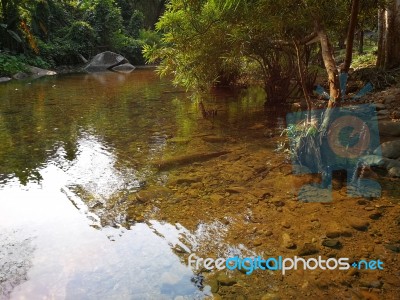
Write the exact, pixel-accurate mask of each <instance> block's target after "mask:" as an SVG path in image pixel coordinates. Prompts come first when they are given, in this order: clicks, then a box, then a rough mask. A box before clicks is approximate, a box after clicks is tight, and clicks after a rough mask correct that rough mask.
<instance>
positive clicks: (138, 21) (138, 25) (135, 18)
mask: <svg viewBox="0 0 400 300" xmlns="http://www.w3.org/2000/svg"><path fill="white" fill-rule="evenodd" d="M143 26H144V14H143V13H142V12H141V11H139V10H135V11H134V12H133V13H132V16H131V18H130V20H129V25H128V28H127V31H128V33H129V34H130V35H131V36H132V37H134V38H138V37H139V32H140V30H141V29H143Z"/></svg>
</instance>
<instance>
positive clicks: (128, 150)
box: [0, 70, 265, 299]
mask: <svg viewBox="0 0 400 300" xmlns="http://www.w3.org/2000/svg"><path fill="white" fill-rule="evenodd" d="M263 101H264V95H263V94H262V93H260V91H250V92H249V93H248V94H244V95H232V94H229V93H225V92H218V93H214V94H209V95H207V96H206V98H205V103H206V105H207V107H208V108H212V109H217V110H218V118H215V120H214V119H213V120H204V119H202V117H201V113H200V112H199V110H198V104H197V102H195V101H193V100H191V99H189V98H188V95H187V94H185V93H183V92H182V91H180V90H177V89H175V88H173V87H172V86H171V85H170V83H169V80H167V79H166V80H160V79H158V77H157V76H156V75H155V74H154V72H153V71H152V70H138V71H135V72H133V73H132V74H128V75H121V74H116V73H111V72H110V73H104V74H96V75H86V74H73V75H64V76H55V77H47V78H41V79H38V80H35V81H32V82H30V81H21V82H14V81H13V82H9V83H7V84H2V85H1V86H0V270H1V271H0V299H2V298H11V299H194V298H199V299H201V298H205V297H207V296H208V295H211V292H210V288H209V287H208V286H207V285H205V286H203V285H201V284H199V281H197V280H196V274H194V273H193V271H192V270H191V269H190V268H188V267H187V265H186V263H185V261H184V259H183V258H182V255H180V254H179V253H178V252H177V251H175V249H176V247H177V246H179V247H180V248H181V249H184V250H187V252H189V251H190V250H191V249H193V248H195V247H198V246H199V244H202V243H203V244H207V243H208V242H209V241H210V239H211V240H218V239H219V235H221V232H223V230H224V225H223V224H221V223H218V222H214V223H213V222H211V223H210V222H209V223H203V224H202V226H201V228H198V230H197V231H193V230H192V231H190V230H188V229H186V228H184V227H183V226H181V225H180V224H179V220H177V222H176V223H172V224H170V223H168V222H166V221H165V220H159V219H157V218H156V217H155V218H153V217H152V215H149V214H147V215H146V216H144V218H143V219H141V220H140V221H139V222H135V221H134V220H132V219H131V218H129V217H128V215H129V214H128V213H127V211H128V210H129V209H131V210H132V209H133V210H135V209H136V208H135V205H136V204H132V203H131V204H130V203H125V202H124V199H126V197H127V195H128V196H129V195H131V194H133V193H135V192H137V191H140V190H141V188H142V187H143V186H149V185H152V184H160V183H161V184H162V182H164V181H165V180H166V178H167V177H168V176H169V173H168V172H163V173H159V172H157V170H155V169H154V163H155V162H157V161H159V160H161V159H164V158H169V157H174V156H175V155H181V154H182V153H186V152H187V151H188V147H189V146H188V144H187V143H185V139H192V138H193V137H196V136H203V135H208V134H210V133H212V134H214V135H215V134H217V135H219V136H224V137H229V138H236V139H239V140H240V141H244V142H245V141H246V139H247V138H248V137H246V136H244V135H243V134H242V133H241V129H242V128H246V126H249V124H250V125H251V124H254V122H255V121H256V120H257V119H262V120H263V121H265V120H264V118H265V116H264V114H263V111H262V107H263V105H262V103H263ZM174 138H175V140H174V141H175V142H174V143H170V142H169V141H170V140H173V139H174ZM177 141H178V142H177ZM197 146H198V147H199V149H200V150H204V151H215V150H217V149H218V147H220V146H218V145H213V144H211V145H208V144H207V145H205V144H199V145H197ZM128 198H129V197H128ZM154 209H155V212H154V214H153V216H156V215H157V214H156V212H157V211H156V210H157V207H155V208H154ZM199 221H201V220H199ZM215 228H217V229H215ZM205 237H206V238H205ZM197 279H198V278H197ZM196 283H197V284H196ZM182 297H183V298H182Z"/></svg>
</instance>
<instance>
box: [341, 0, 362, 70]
mask: <svg viewBox="0 0 400 300" xmlns="http://www.w3.org/2000/svg"><path fill="white" fill-rule="evenodd" d="M359 6H360V0H352V3H351V16H350V24H349V31H348V32H347V43H346V58H345V60H344V67H343V70H342V72H344V73H348V72H349V69H350V64H351V60H352V58H353V43H354V31H355V29H356V25H357V18H358V11H359Z"/></svg>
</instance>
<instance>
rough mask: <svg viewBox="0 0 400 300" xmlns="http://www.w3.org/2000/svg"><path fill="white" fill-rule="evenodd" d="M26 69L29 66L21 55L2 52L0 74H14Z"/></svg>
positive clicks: (0, 55) (0, 53)
mask: <svg viewBox="0 0 400 300" xmlns="http://www.w3.org/2000/svg"><path fill="white" fill-rule="evenodd" d="M26 70H27V66H26V64H25V63H24V62H23V61H22V60H21V58H20V57H17V56H14V55H11V54H8V53H5V52H0V76H12V75H14V74H15V73H18V72H25V71H26Z"/></svg>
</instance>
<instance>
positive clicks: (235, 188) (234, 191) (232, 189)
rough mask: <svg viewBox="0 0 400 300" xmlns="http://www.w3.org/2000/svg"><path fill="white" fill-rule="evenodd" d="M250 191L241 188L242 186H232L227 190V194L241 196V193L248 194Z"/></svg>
mask: <svg viewBox="0 0 400 300" xmlns="http://www.w3.org/2000/svg"><path fill="white" fill-rule="evenodd" d="M247 190H248V189H246V188H244V187H240V186H231V187H227V188H226V189H225V191H226V192H228V193H231V194H240V193H244V192H247Z"/></svg>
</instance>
